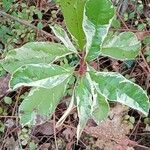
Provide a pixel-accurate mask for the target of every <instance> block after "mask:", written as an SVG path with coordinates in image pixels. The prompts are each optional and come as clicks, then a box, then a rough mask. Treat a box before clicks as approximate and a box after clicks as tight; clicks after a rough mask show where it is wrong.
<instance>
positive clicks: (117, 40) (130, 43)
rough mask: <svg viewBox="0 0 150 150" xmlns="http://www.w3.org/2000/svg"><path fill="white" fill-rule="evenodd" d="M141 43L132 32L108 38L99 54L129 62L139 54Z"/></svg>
mask: <svg viewBox="0 0 150 150" xmlns="http://www.w3.org/2000/svg"><path fill="white" fill-rule="evenodd" d="M140 48H141V43H140V41H138V39H137V37H136V35H135V34H134V33H132V32H123V33H120V34H119V35H111V36H108V37H107V38H106V40H105V42H104V44H103V47H102V51H101V54H102V55H104V56H109V57H112V58H115V59H119V60H131V59H135V57H136V56H137V55H138V54H139V50H140Z"/></svg>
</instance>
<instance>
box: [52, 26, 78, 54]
mask: <svg viewBox="0 0 150 150" xmlns="http://www.w3.org/2000/svg"><path fill="white" fill-rule="evenodd" d="M51 29H52V30H53V32H54V34H55V35H56V36H57V37H58V38H59V39H60V40H61V41H62V42H63V44H64V45H65V46H66V48H68V49H69V50H70V51H72V52H74V53H77V50H76V48H75V47H74V45H73V44H72V42H71V41H70V39H69V37H68V35H67V33H66V31H65V30H64V29H63V28H61V27H60V26H58V25H55V26H51Z"/></svg>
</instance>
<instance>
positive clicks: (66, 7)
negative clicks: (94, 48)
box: [59, 0, 87, 50]
mask: <svg viewBox="0 0 150 150" xmlns="http://www.w3.org/2000/svg"><path fill="white" fill-rule="evenodd" d="M86 1H87V0H60V1H59V3H60V6H61V10H62V12H63V15H64V18H65V23H66V26H67V28H68V31H69V32H70V33H71V35H72V36H73V38H75V39H74V40H75V41H76V44H77V46H78V47H79V48H80V49H81V50H82V49H83V47H84V45H85V35H84V32H83V29H82V21H83V11H84V5H85V2H86Z"/></svg>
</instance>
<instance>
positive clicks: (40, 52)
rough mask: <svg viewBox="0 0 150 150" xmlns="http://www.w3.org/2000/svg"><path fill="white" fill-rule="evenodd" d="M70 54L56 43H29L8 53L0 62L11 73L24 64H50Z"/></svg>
mask: <svg viewBox="0 0 150 150" xmlns="http://www.w3.org/2000/svg"><path fill="white" fill-rule="evenodd" d="M70 53H72V52H71V51H69V50H68V49H67V48H66V47H64V46H63V45H61V44H58V43H49V42H31V43H27V44H25V45H24V46H22V47H21V48H19V49H15V50H12V51H10V52H9V53H8V54H7V56H6V57H5V58H4V59H3V60H2V61H0V64H1V65H2V66H3V67H4V69H6V70H7V71H8V72H10V73H13V72H14V71H15V70H16V69H17V68H19V67H20V66H23V65H26V64H36V63H51V62H52V61H54V60H56V59H58V58H61V57H64V56H66V55H69V54H70Z"/></svg>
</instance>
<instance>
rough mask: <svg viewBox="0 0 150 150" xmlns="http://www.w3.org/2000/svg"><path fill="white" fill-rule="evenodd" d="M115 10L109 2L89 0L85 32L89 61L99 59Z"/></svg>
mask: <svg viewBox="0 0 150 150" xmlns="http://www.w3.org/2000/svg"><path fill="white" fill-rule="evenodd" d="M113 16H114V8H113V5H112V3H111V2H110V1H109V0H88V1H87V2H86V5H85V10H84V18H83V30H84V32H85V35H86V41H87V44H86V51H87V53H88V55H87V60H88V61H91V60H93V59H95V58H96V57H98V55H99V54H100V50H101V48H102V44H103V41H104V39H105V37H106V36H107V33H108V29H109V27H110V24H111V21H112V18H113Z"/></svg>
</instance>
